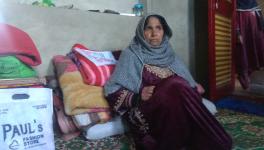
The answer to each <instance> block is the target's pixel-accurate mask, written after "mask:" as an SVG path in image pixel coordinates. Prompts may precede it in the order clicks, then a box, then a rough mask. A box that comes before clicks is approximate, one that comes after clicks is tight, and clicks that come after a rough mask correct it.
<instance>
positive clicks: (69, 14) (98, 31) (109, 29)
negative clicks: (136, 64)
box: [0, 1, 139, 76]
mask: <svg viewBox="0 0 264 150" xmlns="http://www.w3.org/2000/svg"><path fill="white" fill-rule="evenodd" d="M138 20H139V17H129V16H121V15H115V14H104V13H95V12H85V11H80V10H68V9H62V8H61V9H58V8H45V7H36V6H31V5H19V4H6V3H2V2H1V1H0V22H4V23H8V24H10V25H14V26H16V27H18V28H20V29H22V30H24V31H25V32H27V33H28V34H29V35H30V37H31V38H32V39H33V41H34V43H35V44H36V46H37V48H38V49H39V52H40V54H41V58H42V61H43V62H42V64H41V65H40V66H38V67H37V68H36V70H37V71H38V72H39V74H40V76H44V75H47V74H48V75H50V74H52V73H53V70H52V69H53V68H52V64H51V58H52V57H53V56H54V55H58V54H63V55H65V54H66V53H68V52H69V51H70V48H71V47H72V46H73V44H75V43H81V44H84V45H85V46H87V47H88V48H91V49H99V50H113V49H122V48H125V47H126V46H127V45H128V43H129V42H130V41H131V39H132V37H133V36H134V31H135V28H136V25H137V22H138Z"/></svg>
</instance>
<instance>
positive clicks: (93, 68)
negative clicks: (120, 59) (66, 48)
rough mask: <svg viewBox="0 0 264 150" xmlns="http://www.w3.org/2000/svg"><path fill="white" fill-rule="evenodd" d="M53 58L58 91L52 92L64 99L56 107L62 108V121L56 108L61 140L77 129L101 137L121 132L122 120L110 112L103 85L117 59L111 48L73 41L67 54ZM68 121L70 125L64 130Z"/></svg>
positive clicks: (78, 131)
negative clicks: (101, 49)
mask: <svg viewBox="0 0 264 150" xmlns="http://www.w3.org/2000/svg"><path fill="white" fill-rule="evenodd" d="M52 60H53V64H54V68H55V74H56V79H57V82H58V86H59V90H60V91H61V92H55V93H58V94H56V95H55V96H56V99H60V101H61V102H62V103H63V108H61V107H58V108H59V109H58V110H61V109H63V111H64V113H65V114H64V115H65V116H64V117H65V121H64V123H62V122H63V121H60V122H59V120H58V119H59V117H58V116H60V117H61V114H59V113H60V112H58V111H57V112H58V113H57V120H58V123H59V127H60V130H61V131H62V137H63V138H64V140H69V139H71V138H74V137H76V136H78V135H79V134H80V133H83V134H84V136H85V137H86V138H87V139H101V138H104V137H106V136H111V135H116V134H121V133H123V132H124V127H123V125H122V122H121V121H120V119H118V118H116V117H114V116H113V115H112V114H111V111H110V108H109V105H108V103H107V101H106V99H105V98H104V95H103V85H104V83H105V82H106V81H107V79H108V78H109V77H110V75H111V73H112V71H113V69H114V66H115V62H116V60H115V58H114V56H113V55H112V52H110V51H107V52H98V51H93V50H88V49H87V48H86V47H84V46H83V45H81V44H75V45H74V46H73V48H72V51H71V52H70V53H69V54H67V55H65V56H64V55H56V56H54V57H53V59H52ZM103 62H105V63H103ZM53 89H54V88H53ZM57 106H58V105H57ZM66 118H67V119H66ZM67 122H68V123H67ZM69 124H70V125H69ZM67 125H68V128H71V129H69V130H65V128H67Z"/></svg>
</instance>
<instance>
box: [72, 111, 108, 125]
mask: <svg viewBox="0 0 264 150" xmlns="http://www.w3.org/2000/svg"><path fill="white" fill-rule="evenodd" d="M110 116H111V115H110V112H108V111H105V112H97V113H84V114H79V115H74V116H72V119H73V121H74V124H75V125H76V126H77V127H78V128H79V129H82V128H86V127H89V126H92V125H95V124H97V123H105V122H107V121H109V120H110V119H111V118H110Z"/></svg>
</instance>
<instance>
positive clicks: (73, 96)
mask: <svg viewBox="0 0 264 150" xmlns="http://www.w3.org/2000/svg"><path fill="white" fill-rule="evenodd" d="M53 63H54V66H55V69H56V73H57V77H58V81H59V85H60V88H61V90H62V94H63V101H64V108H65V113H66V114H67V115H77V114H82V113H87V112H104V111H110V109H109V105H108V103H107V101H106V99H105V98H104V95H103V88H102V87H99V86H92V85H88V84H85V83H84V82H83V79H82V76H81V74H80V72H79V71H78V68H77V66H76V65H75V64H74V63H73V62H72V60H71V59H70V58H69V57H66V56H62V55H57V56H54V57H53Z"/></svg>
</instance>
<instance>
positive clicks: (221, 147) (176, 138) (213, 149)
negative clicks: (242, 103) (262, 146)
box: [107, 65, 232, 150]
mask: <svg viewBox="0 0 264 150" xmlns="http://www.w3.org/2000/svg"><path fill="white" fill-rule="evenodd" d="M150 85H155V90H154V94H153V95H152V97H151V98H150V99H149V100H148V101H142V100H140V94H135V93H133V92H131V91H129V90H127V89H125V88H121V89H119V90H118V91H116V92H115V93H112V94H110V95H109V96H108V97H107V100H108V102H109V104H110V106H111V107H112V108H113V110H114V111H115V112H117V113H118V114H120V115H121V116H122V118H123V120H124V121H126V122H127V124H128V127H129V130H130V132H131V133H132V134H133V136H134V139H135V143H136V147H137V149H139V150H141V149H143V150H178V149H179V150H180V149H185V150H230V149H231V147H232V140H231V138H230V136H229V135H228V134H227V133H226V132H225V130H224V129H223V128H222V126H221V125H220V124H219V122H218V121H217V120H216V119H215V117H214V116H213V115H212V114H211V113H210V112H209V111H208V110H207V108H206V107H205V106H204V105H203V104H202V98H201V96H200V94H199V93H198V92H197V91H196V89H194V88H192V87H190V85H189V83H188V82H187V81H186V80H184V79H183V78H181V77H179V76H177V75H175V74H173V73H172V72H171V71H170V70H168V69H164V68H163V69H162V68H158V67H155V66H150V65H145V66H144V70H143V76H142V85H141V89H142V87H144V86H150Z"/></svg>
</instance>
